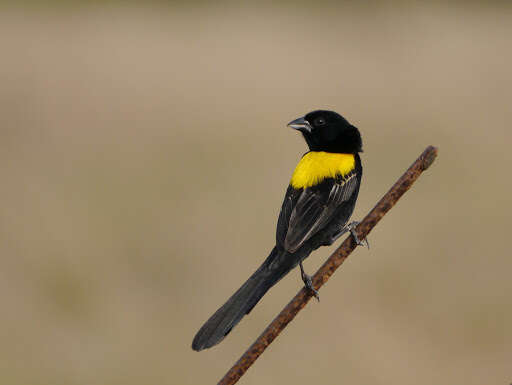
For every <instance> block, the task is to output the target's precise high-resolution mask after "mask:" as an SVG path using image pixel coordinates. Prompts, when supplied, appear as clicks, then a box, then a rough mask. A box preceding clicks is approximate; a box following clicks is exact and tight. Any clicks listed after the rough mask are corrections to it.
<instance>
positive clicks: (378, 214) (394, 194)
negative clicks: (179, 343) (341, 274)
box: [218, 146, 437, 385]
mask: <svg viewBox="0 0 512 385" xmlns="http://www.w3.org/2000/svg"><path fill="white" fill-rule="evenodd" d="M436 156H437V148H436V147H432V146H429V147H427V148H426V149H425V151H423V153H422V154H421V155H420V157H419V158H418V159H416V161H415V162H414V163H413V164H412V165H411V167H409V169H408V170H407V171H406V172H405V173H404V174H403V175H402V176H401V177H400V179H398V181H397V182H396V183H395V184H394V185H393V187H391V189H390V190H389V191H388V192H387V193H386V195H384V196H383V197H382V198H381V200H380V201H379V202H378V203H377V204H376V205H375V207H374V208H373V209H372V210H371V211H370V212H369V213H368V215H367V216H366V217H365V218H364V219H363V220H362V221H361V223H360V224H359V225H358V226H357V228H356V232H357V235H358V237H359V239H365V238H366V236H367V235H368V234H369V233H370V231H371V230H372V229H373V228H374V227H375V225H376V224H377V223H378V222H379V221H380V220H381V219H382V217H383V216H384V215H385V214H386V213H387V212H388V211H389V210H390V209H391V208H392V207H393V206H394V205H395V204H396V202H397V201H398V200H399V199H400V197H401V196H402V195H403V194H404V193H405V192H406V191H407V190H409V188H410V187H411V186H412V184H413V183H414V182H415V181H416V179H418V177H419V176H420V175H421V173H422V172H423V171H425V170H426V169H427V168H429V166H430V165H431V164H432V162H433V161H434V160H435V158H436ZM355 248H356V243H355V242H354V239H353V237H351V236H349V237H347V239H345V241H344V242H343V243H342V244H341V245H340V247H338V248H337V249H336V251H334V253H332V255H331V256H330V257H329V258H328V259H327V261H326V262H325V263H324V264H323V265H322V266H321V267H320V269H318V271H317V272H316V273H315V275H314V276H313V277H312V280H313V287H314V288H315V289H316V290H319V289H320V287H322V286H323V284H324V283H326V282H327V281H328V280H329V278H330V277H331V275H332V274H333V273H334V271H335V270H336V269H337V268H338V267H339V266H340V265H341V264H342V263H343V262H344V261H345V259H347V257H348V256H349V254H350V253H351V252H352V251H353V250H354V249H355ZM311 296H312V294H311V292H310V291H309V290H307V289H306V288H302V289H301V290H300V291H299V292H298V293H297V294H296V295H295V297H294V298H293V299H292V300H291V301H290V302H289V303H288V305H286V306H285V308H284V309H283V310H282V311H281V313H279V315H278V316H277V317H276V318H275V319H274V320H273V321H272V322H271V323H270V325H268V326H267V328H266V329H265V330H264V331H263V333H262V334H261V335H260V336H259V337H258V339H257V340H256V341H255V342H254V343H253V344H252V345H251V346H250V347H249V349H247V351H246V352H245V353H244V354H243V355H242V357H240V359H239V360H238V361H237V362H236V363H235V364H234V365H233V367H232V368H231V369H230V370H229V371H228V372H227V373H226V375H225V376H224V377H223V378H222V379H221V380H220V381H219V383H218V384H219V385H232V384H234V383H236V382H237V381H238V380H239V379H240V377H242V376H243V375H244V373H245V372H246V371H247V369H249V368H250V367H251V365H252V364H253V363H254V361H256V359H257V358H258V357H259V356H260V355H261V354H262V353H263V352H264V351H265V349H266V348H267V347H268V346H269V345H270V344H271V343H272V341H274V339H275V338H276V337H277V336H278V335H279V333H281V331H282V330H283V329H284V328H285V327H286V325H288V324H289V323H290V321H291V320H293V318H295V316H296V315H297V313H298V312H299V311H300V310H301V309H302V308H303V307H304V306H306V304H307V303H308V301H309V300H310V299H311Z"/></svg>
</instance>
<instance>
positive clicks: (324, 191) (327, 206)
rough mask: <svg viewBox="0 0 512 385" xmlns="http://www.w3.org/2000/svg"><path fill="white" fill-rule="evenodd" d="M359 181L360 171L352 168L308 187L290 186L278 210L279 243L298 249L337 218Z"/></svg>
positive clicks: (288, 249) (285, 246) (291, 249)
mask: <svg viewBox="0 0 512 385" xmlns="http://www.w3.org/2000/svg"><path fill="white" fill-rule="evenodd" d="M357 183H358V182H357V173H356V172H352V173H350V174H349V175H347V176H345V177H344V178H341V177H338V178H336V179H326V180H324V181H323V182H322V183H320V184H319V185H317V186H313V187H308V188H305V189H300V190H295V189H293V187H291V186H290V187H289V188H288V191H287V192H286V196H285V199H284V202H283V206H282V208H281V213H280V214H279V220H278V224H277V234H276V235H277V242H278V244H281V245H282V246H283V247H284V248H285V249H286V250H287V251H289V252H291V253H293V252H295V251H296V250H297V249H299V248H300V247H301V246H302V245H303V244H304V242H306V241H307V240H308V239H310V238H311V237H312V236H313V235H315V234H316V233H317V232H318V231H319V230H321V229H323V228H324V226H325V225H327V224H328V223H329V222H330V221H331V220H332V219H333V218H334V216H335V215H336V213H337V211H338V209H339V207H340V205H341V204H342V203H343V202H346V201H348V200H349V199H350V197H351V196H352V194H353V193H354V191H355V190H356V187H357Z"/></svg>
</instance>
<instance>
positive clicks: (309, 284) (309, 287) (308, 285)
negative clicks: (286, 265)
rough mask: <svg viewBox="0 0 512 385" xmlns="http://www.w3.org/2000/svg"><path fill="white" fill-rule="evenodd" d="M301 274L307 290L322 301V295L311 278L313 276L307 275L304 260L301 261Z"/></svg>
mask: <svg viewBox="0 0 512 385" xmlns="http://www.w3.org/2000/svg"><path fill="white" fill-rule="evenodd" d="M300 275H301V277H302V282H304V286H305V287H306V289H307V290H309V291H310V292H311V293H313V295H314V297H315V298H316V300H317V301H318V302H320V295H319V294H318V291H317V290H316V289H315V288H314V287H313V281H312V280H311V276H310V275H307V274H306V272H305V271H304V267H303V266H302V262H300Z"/></svg>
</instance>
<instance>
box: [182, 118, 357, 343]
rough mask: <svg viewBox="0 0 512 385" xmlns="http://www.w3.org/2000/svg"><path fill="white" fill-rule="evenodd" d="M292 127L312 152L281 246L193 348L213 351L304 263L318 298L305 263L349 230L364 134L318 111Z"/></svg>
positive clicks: (281, 225)
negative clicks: (273, 288) (256, 306)
mask: <svg viewBox="0 0 512 385" xmlns="http://www.w3.org/2000/svg"><path fill="white" fill-rule="evenodd" d="M288 126H290V127H292V128H294V129H296V130H299V131H300V132H301V133H302V135H303V136H304V139H305V140H306V143H307V144H308V147H309V151H308V152H307V153H306V154H304V156H303V157H302V159H301V160H300V161H299V163H298V164H297V167H296V168H295V171H294V172H293V175H292V178H291V180H290V184H289V186H288V189H287V190H286V195H285V197H284V202H283V205H282V207H281V212H280V214H279V219H278V221H277V231H276V245H275V246H274V248H273V249H272V251H271V252H270V255H269V256H268V257H267V259H266V260H265V261H264V262H263V264H262V265H261V266H260V267H259V268H258V269H257V270H256V271H255V272H254V274H253V275H251V276H250V277H249V279H248V280H247V282H245V283H244V284H243V285H242V287H240V289H238V290H237V291H236V292H235V294H233V295H232V296H231V298H229V299H228V301H227V302H226V303H225V304H224V305H222V306H221V307H220V309H218V310H217V311H216V312H215V313H214V314H213V315H212V316H211V317H210V319H209V320H208V321H206V323H205V324H204V325H203V326H202V327H201V329H200V330H199V331H198V332H197V334H196V336H195V337H194V341H193V342H192V349H194V350H197V351H199V350H203V349H206V348H210V347H212V346H214V345H216V344H218V343H219V342H220V341H222V340H223V339H224V337H225V336H226V335H227V334H228V333H229V332H230V331H231V329H233V327H235V325H236V324H238V322H240V320H241V319H242V317H243V316H244V315H245V314H248V313H249V312H250V311H251V310H252V308H253V307H254V306H255V305H256V303H258V301H259V300H260V299H261V297H263V295H265V293H266V292H267V291H268V290H269V289H270V288H271V287H272V286H274V285H275V284H276V283H277V282H278V281H279V280H280V279H281V278H283V277H284V276H285V275H286V274H287V273H288V272H289V271H290V270H292V269H293V268H294V267H296V266H297V265H300V269H301V275H302V279H303V281H304V283H305V285H306V287H308V288H309V289H310V290H312V291H313V293H314V295H315V296H316V297H317V298H318V293H317V292H316V291H315V290H314V289H313V287H312V284H311V278H310V277H309V276H308V275H307V274H306V273H305V272H304V269H303V267H302V261H303V260H304V259H305V258H306V257H308V256H309V254H311V252H312V251H313V250H316V249H317V248H319V247H320V246H328V245H331V244H332V243H333V242H334V241H335V240H336V239H338V238H339V237H340V236H341V235H342V234H344V233H346V232H347V231H350V232H351V233H352V235H353V236H354V239H355V241H356V243H357V244H358V245H362V244H363V243H362V242H361V241H360V240H359V239H358V238H357V236H356V234H355V232H353V227H354V224H356V223H357V222H352V223H350V224H347V222H348V220H349V218H350V216H351V215H352V212H353V211H354V207H355V204H356V199H357V195H358V193H359V185H360V183H361V177H362V174H363V168H362V165H361V159H360V157H359V152H362V142H361V135H360V134H359V130H358V129H357V128H356V127H354V126H353V125H351V124H350V123H349V122H348V121H347V120H346V119H345V118H343V117H342V116H341V115H339V114H337V113H336V112H334V111H322V110H318V111H313V112H310V113H309V114H307V115H306V116H304V117H302V118H299V119H296V120H293V121H292V122H290V123H289V124H288Z"/></svg>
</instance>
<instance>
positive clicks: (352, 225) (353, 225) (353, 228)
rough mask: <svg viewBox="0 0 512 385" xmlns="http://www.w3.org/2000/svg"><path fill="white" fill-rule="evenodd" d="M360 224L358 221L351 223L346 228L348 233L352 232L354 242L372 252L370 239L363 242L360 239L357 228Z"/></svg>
mask: <svg viewBox="0 0 512 385" xmlns="http://www.w3.org/2000/svg"><path fill="white" fill-rule="evenodd" d="M358 224H359V222H358V221H354V222H350V223H349V224H348V225H346V226H345V228H346V229H347V231H350V234H352V237H354V241H356V244H357V245H358V246H365V245H366V247H367V248H368V250H370V243H369V242H368V238H365V239H363V240H362V241H361V240H360V239H359V237H358V236H357V233H356V226H357V225H358Z"/></svg>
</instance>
